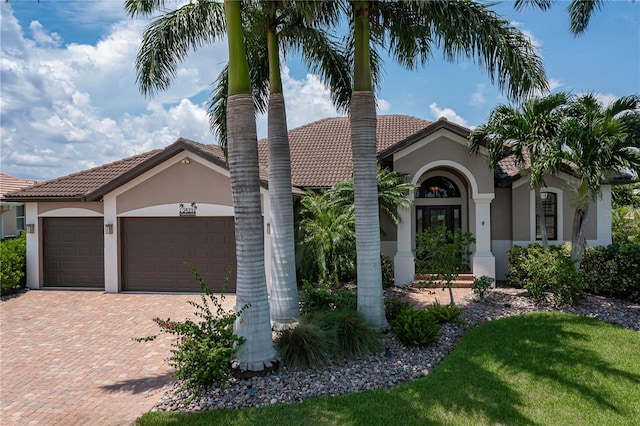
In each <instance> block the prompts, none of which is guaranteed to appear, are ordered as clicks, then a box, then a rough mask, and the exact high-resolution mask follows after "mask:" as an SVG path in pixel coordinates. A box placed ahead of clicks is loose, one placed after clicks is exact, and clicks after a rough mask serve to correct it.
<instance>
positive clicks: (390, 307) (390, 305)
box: [384, 297, 413, 322]
mask: <svg viewBox="0 0 640 426" xmlns="http://www.w3.org/2000/svg"><path fill="white" fill-rule="evenodd" d="M412 307H413V305H412V304H411V303H409V302H406V301H404V300H402V299H400V298H399V297H390V298H388V299H386V300H385V301H384V315H385V317H386V318H387V321H389V322H391V321H393V320H394V319H396V317H397V316H398V314H399V313H400V312H402V311H403V310H405V309H411V308H412Z"/></svg>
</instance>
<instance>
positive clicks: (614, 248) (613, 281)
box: [580, 242, 640, 303]
mask: <svg viewBox="0 0 640 426" xmlns="http://www.w3.org/2000/svg"><path fill="white" fill-rule="evenodd" d="M580 276H581V277H582V280H583V281H584V284H585V291H587V292H589V293H592V294H599V295H603V296H612V297H617V298H619V299H626V300H630V301H632V302H637V303H640V242H623V243H619V244H611V245H609V246H606V247H603V246H599V247H588V248H587V249H586V250H585V251H584V254H583V256H582V262H581V263H580Z"/></svg>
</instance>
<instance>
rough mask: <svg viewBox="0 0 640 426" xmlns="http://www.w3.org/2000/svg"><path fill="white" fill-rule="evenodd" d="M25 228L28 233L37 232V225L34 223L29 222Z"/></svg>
mask: <svg viewBox="0 0 640 426" xmlns="http://www.w3.org/2000/svg"><path fill="white" fill-rule="evenodd" d="M24 229H25V231H27V234H33V233H34V232H36V225H34V224H33V223H27V225H26V226H25V228H24Z"/></svg>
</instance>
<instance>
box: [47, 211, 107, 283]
mask: <svg viewBox="0 0 640 426" xmlns="http://www.w3.org/2000/svg"><path fill="white" fill-rule="evenodd" d="M42 224H43V260H44V261H43V264H44V271H43V273H44V274H43V275H44V286H45V287H87V288H104V235H103V231H102V225H103V220H102V218H43V222H42Z"/></svg>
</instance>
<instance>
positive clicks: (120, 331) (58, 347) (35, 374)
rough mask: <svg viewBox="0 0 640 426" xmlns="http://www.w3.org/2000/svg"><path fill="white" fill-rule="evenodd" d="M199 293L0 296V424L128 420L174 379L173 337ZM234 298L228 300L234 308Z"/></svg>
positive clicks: (144, 409) (124, 422)
mask: <svg viewBox="0 0 640 426" xmlns="http://www.w3.org/2000/svg"><path fill="white" fill-rule="evenodd" d="M187 300H199V296H198V295H184V294H104V293H102V292H95V291H54V290H37V291H33V290H32V291H27V292H26V293H23V294H21V295H19V296H17V297H14V298H11V299H8V300H5V301H2V302H0V424H2V425H3V426H6V425H14V424H15V425H28V424H51V425H53V424H55V425H127V424H131V423H132V422H133V421H134V420H135V419H136V418H137V417H138V416H140V415H141V414H143V413H145V412H147V411H149V410H150V409H151V408H152V407H153V405H154V404H155V403H156V402H158V400H159V399H160V397H161V396H162V394H163V392H164V391H165V390H166V389H167V387H168V386H170V384H171V383H172V379H171V376H170V369H169V367H168V366H167V362H166V359H167V357H168V356H169V355H170V347H171V337H170V336H166V335H162V336H159V338H158V339H157V340H156V341H154V342H147V343H138V342H135V341H133V340H132V338H134V337H142V336H148V335H151V334H157V332H158V328H157V326H156V325H155V323H153V322H152V321H151V319H152V318H153V317H154V316H159V317H161V318H164V319H166V318H168V317H170V318H172V319H179V320H180V319H184V318H186V317H188V316H189V317H191V316H192V313H193V310H194V309H193V307H192V306H191V305H189V304H187V303H186V301H187ZM234 303H235V298H234V297H233V296H227V298H226V300H225V306H226V307H228V308H232V307H233V305H234Z"/></svg>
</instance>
